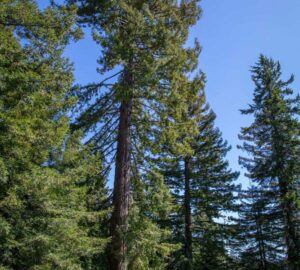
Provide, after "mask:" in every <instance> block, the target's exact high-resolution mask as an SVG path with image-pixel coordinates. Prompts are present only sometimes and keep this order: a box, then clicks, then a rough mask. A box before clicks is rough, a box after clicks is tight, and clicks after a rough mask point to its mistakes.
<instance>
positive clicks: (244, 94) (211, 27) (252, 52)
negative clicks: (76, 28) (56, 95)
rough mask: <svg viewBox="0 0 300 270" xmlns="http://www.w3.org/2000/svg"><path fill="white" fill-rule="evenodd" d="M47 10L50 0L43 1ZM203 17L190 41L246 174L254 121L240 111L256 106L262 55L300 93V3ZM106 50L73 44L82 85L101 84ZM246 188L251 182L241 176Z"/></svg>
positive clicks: (209, 7)
mask: <svg viewBox="0 0 300 270" xmlns="http://www.w3.org/2000/svg"><path fill="white" fill-rule="evenodd" d="M38 2H39V4H40V5H41V7H44V6H45V5H47V4H48V2H49V1H48V0H39V1H38ZM201 6H202V9H203V16H202V18H201V20H200V21H199V22H198V24H197V25H196V26H195V27H193V28H192V29H191V34H190V41H192V40H194V38H198V39H199V41H200V43H201V45H202V53H201V56H200V59H199V68H200V69H201V70H203V71H204V72H205V73H206V75H207V85H206V94H207V100H208V102H209V103H210V105H211V107H212V108H213V110H214V111H215V112H216V114H217V121H216V125H217V126H218V127H219V128H220V130H221V131H222V132H223V137H224V138H225V139H226V140H228V142H229V144H231V145H232V150H231V151H230V153H229V154H228V160H229V162H230V166H231V168H233V169H234V170H241V168H240V166H239V165H238V156H239V155H240V154H241V153H240V151H238V150H237V149H236V145H237V144H238V143H239V141H238V138H237V136H238V133H239V131H240V127H241V126H245V125H248V124H249V123H250V121H251V119H249V118H247V117H246V116H242V115H241V114H240V113H239V109H242V108H245V107H246V106H247V104H249V103H250V102H251V100H252V93H253V89H254V86H253V83H252V82H251V78H250V72H249V69H250V67H251V66H252V65H253V64H254V63H255V62H256V61H257V59H258V56H259V54H260V53H263V54H265V55H267V56H269V57H272V58H274V59H276V60H279V61H280V63H281V64H282V70H283V77H284V78H287V77H288V75H289V74H290V73H294V74H295V76H296V81H295V83H294V85H293V88H294V90H295V92H296V93H299V88H300V70H299V65H300V53H299V50H300V35H299V32H300V1H299V0H285V1H282V0H202V2H201ZM99 54H100V48H99V47H98V46H97V45H96V44H95V43H94V42H93V41H92V39H91V37H90V36H89V35H86V36H85V39H84V40H81V41H79V42H77V43H76V44H71V45H70V46H69V47H68V48H67V51H66V55H67V56H68V57H69V58H70V59H71V61H73V62H74V66H75V77H76V82H77V83H81V84H84V83H89V82H96V81H99V80H100V79H101V78H100V75H99V74H97V72H96V67H97V63H96V58H97V56H98V55H99ZM239 181H241V182H242V183H243V184H244V185H245V186H246V185H247V184H248V180H247V179H246V178H245V177H244V176H243V172H242V174H241V176H240V179H239Z"/></svg>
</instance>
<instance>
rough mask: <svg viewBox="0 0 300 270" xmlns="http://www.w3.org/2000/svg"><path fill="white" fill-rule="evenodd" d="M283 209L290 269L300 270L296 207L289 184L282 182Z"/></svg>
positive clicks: (299, 244) (299, 242) (280, 184)
mask: <svg viewBox="0 0 300 270" xmlns="http://www.w3.org/2000/svg"><path fill="white" fill-rule="evenodd" d="M279 186H280V195H281V201H282V203H281V208H282V211H283V219H284V228H285V242H286V246H287V255H288V258H287V260H288V269H289V270H300V240H299V233H298V231H297V218H296V217H295V213H296V211H297V210H296V206H295V205H294V204H295V203H294V202H293V201H292V199H291V198H289V196H288V189H287V183H286V182H285V181H282V180H280V182H279Z"/></svg>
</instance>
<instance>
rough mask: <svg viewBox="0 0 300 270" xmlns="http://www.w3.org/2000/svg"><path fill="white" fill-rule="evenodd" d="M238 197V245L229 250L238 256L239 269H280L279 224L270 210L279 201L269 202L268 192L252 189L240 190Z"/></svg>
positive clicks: (280, 241)
mask: <svg viewBox="0 0 300 270" xmlns="http://www.w3.org/2000/svg"><path fill="white" fill-rule="evenodd" d="M239 198H240V208H239V217H238V218H237V219H236V220H235V221H236V224H237V235H236V241H237V242H236V243H235V244H234V245H233V246H232V247H233V248H234V250H235V252H236V253H239V256H240V267H241V269H264V270H267V269H282V268H283V261H284V247H283V242H284V241H283V237H282V234H281V232H280V230H278V227H279V228H282V227H281V226H282V225H281V224H280V223H279V224H278V214H279V213H277V215H274V210H273V208H274V206H276V205H277V206H278V202H276V200H274V199H273V200H270V191H268V190H263V189H262V188H260V187H255V186H252V187H250V188H248V190H243V191H241V192H240V196H239Z"/></svg>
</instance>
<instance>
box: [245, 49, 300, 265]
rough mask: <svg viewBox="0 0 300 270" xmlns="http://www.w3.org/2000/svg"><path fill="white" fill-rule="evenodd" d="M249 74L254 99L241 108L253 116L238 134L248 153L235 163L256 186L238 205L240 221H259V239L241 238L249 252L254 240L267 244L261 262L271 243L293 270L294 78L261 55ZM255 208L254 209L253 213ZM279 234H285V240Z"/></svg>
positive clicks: (298, 246) (268, 258) (297, 99)
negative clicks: (243, 206) (247, 199)
mask: <svg viewBox="0 0 300 270" xmlns="http://www.w3.org/2000/svg"><path fill="white" fill-rule="evenodd" d="M252 79H253V82H254V84H255V90H254V97H253V104H251V105H250V106H249V108H248V109H246V110H242V113H243V114H250V115H253V116H254V120H253V123H252V124H251V125H250V126H249V127H245V128H242V131H241V135H240V138H241V139H242V140H244V143H243V145H242V146H241V147H240V148H241V149H243V150H244V151H245V152H246V153H247V154H248V156H247V157H241V158H240V163H241V165H242V166H244V167H245V168H246V169H247V171H248V174H247V176H248V177H249V178H250V179H251V180H252V181H253V183H254V184H256V185H257V189H258V191H257V194H256V196H255V199H254V201H253V202H250V207H249V208H250V209H244V210H243V212H245V211H246V213H247V212H249V213H248V214H246V216H245V214H244V213H243V212H242V213H243V214H242V224H243V225H242V226H245V225H246V224H249V230H250V228H251V226H252V224H253V222H254V221H255V219H259V220H260V221H262V224H260V226H262V229H263V231H262V236H260V239H257V237H251V238H252V239H251V238H249V236H247V235H245V237H246V238H248V239H246V241H248V242H249V241H250V242H252V243H253V242H254V243H253V244H251V245H252V246H253V248H252V251H251V250H250V251H251V252H252V253H254V254H255V253H257V252H258V249H257V248H258V247H259V245H260V246H264V247H265V246H267V247H269V248H267V249H266V250H265V251H264V252H261V251H260V255H259V256H260V261H261V262H263V264H264V265H266V264H269V263H272V261H274V255H273V254H272V253H270V251H269V250H270V247H272V248H271V251H273V250H274V247H276V248H277V254H276V253H275V260H280V259H281V258H282V256H283V254H285V253H286V255H287V262H286V263H287V264H288V267H289V268H290V269H297V268H299V263H300V257H299V254H300V241H299V239H300V238H299V235H300V234H299V224H300V223H299V208H298V207H297V200H298V198H299V193H297V185H298V183H299V173H300V170H299V169H300V163H299V156H300V155H299V154H300V152H299V150H300V148H299V143H300V141H299V130H300V123H299V113H300V107H299V104H300V96H299V95H297V96H293V90H292V89H291V88H290V84H291V83H292V82H293V80H294V77H293V76H291V77H290V78H289V79H288V80H287V81H283V80H282V79H281V67H280V64H279V63H278V62H275V61H273V60H272V59H269V58H267V57H265V56H263V55H261V56H260V58H259V61H258V63H257V64H256V65H255V66H254V67H253V68H252ZM252 197H253V196H252ZM255 209H257V210H256V211H257V213H253V211H254V210H255ZM251 216H254V217H255V218H253V217H251ZM258 224H259V223H258ZM252 227H253V226H252ZM251 230H253V229H252V228H251ZM255 230H256V231H257V228H255ZM269 235H271V237H270V236H269ZM281 239H285V245H283V241H280V240H281ZM258 240H259V241H258ZM278 241H280V242H281V244H278V243H277V242H278ZM285 251H286V252H285ZM273 253H274V252H273ZM251 260H252V259H251ZM265 267H267V266H265ZM264 269H267V268H264Z"/></svg>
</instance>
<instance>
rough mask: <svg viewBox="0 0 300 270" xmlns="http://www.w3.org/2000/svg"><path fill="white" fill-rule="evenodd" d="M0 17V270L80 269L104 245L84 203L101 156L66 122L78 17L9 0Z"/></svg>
mask: <svg viewBox="0 0 300 270" xmlns="http://www.w3.org/2000/svg"><path fill="white" fill-rule="evenodd" d="M0 14H1V15H0V73H1V76H0V97H1V100H0V118H1V123H0V164H1V165H0V166H1V173H0V234H1V236H0V238H1V240H0V268H1V269H83V268H82V265H83V264H82V262H83V260H84V259H87V258H88V257H91V256H93V254H94V253H97V252H99V251H101V250H103V249H104V247H105V244H106V243H107V239H105V238H103V239H101V238H98V237H92V236H91V237H90V236H89V232H88V229H87V228H86V227H85V226H84V222H87V221H88V220H90V219H92V218H96V217H97V216H100V214H103V213H99V214H98V213H95V212H93V213H92V212H91V211H88V208H87V204H86V193H87V191H88V186H87V185H86V184H85V183H86V182H87V180H88V179H89V178H98V179H99V181H103V182H104V179H102V178H99V176H98V172H99V171H98V169H97V168H99V167H96V166H95V165H94V164H95V163H96V164H99V162H100V161H99V157H98V156H97V155H91V154H90V153H89V150H88V149H86V148H85V147H82V145H81V144H80V134H79V132H76V133H75V134H73V135H71V134H70V130H69V119H68V118H67V116H66V112H67V110H68V109H69V108H70V106H71V105H72V104H73V103H74V99H73V98H67V93H68V90H69V89H70V87H71V84H72V80H73V75H72V66H71V65H70V64H69V62H68V61H67V59H65V58H64V57H62V53H63V51H64V48H65V46H66V44H67V43H68V41H69V40H70V38H77V34H78V32H77V30H76V27H74V23H75V20H76V16H75V15H76V10H75V9H74V8H71V9H66V8H64V7H61V8H56V7H53V8H51V7H49V8H47V9H45V10H44V11H40V10H39V9H38V7H37V4H36V3H35V2H34V1H19V0H13V1H11V0H8V1H2V3H1V5H0ZM99 218H100V217H99ZM84 269H86V268H84Z"/></svg>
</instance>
